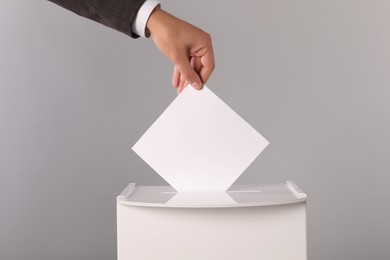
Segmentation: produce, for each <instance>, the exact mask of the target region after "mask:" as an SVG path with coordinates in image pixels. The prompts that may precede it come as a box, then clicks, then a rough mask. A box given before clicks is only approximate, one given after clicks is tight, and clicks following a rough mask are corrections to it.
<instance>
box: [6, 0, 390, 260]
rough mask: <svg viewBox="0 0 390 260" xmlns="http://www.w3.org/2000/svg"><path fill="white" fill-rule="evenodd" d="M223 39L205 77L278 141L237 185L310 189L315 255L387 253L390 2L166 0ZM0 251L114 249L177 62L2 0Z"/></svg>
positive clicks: (52, 9)
mask: <svg viewBox="0 0 390 260" xmlns="http://www.w3.org/2000/svg"><path fill="white" fill-rule="evenodd" d="M163 6H164V7H165V8H166V9H167V10H168V11H170V12H172V13H174V14H176V15H177V16H179V17H182V18H184V19H185V20H188V21H190V22H192V23H194V24H196V25H198V26H199V27H202V28H204V29H205V30H206V31H208V32H209V33H211V35H212V36H213V43H214V48H215V55H216V64H217V67H216V70H215V72H214V74H213V76H212V78H211V79H210V81H209V83H208V86H209V87H210V88H211V89H212V90H213V91H214V92H215V93H217V94H218V95H219V96H220V97H221V98H222V99H223V100H224V101H225V102H226V103H228V104H229V105H230V106H231V107H232V108H233V109H234V110H236V111H237V112H238V113H239V114H240V115H241V116H242V117H243V118H245V119H246V120H247V121H248V122H250V123H251V124H252V125H253V126H254V127H255V128H256V129H258V130H259V131H260V132H261V133H262V134H263V135H264V136H265V137H266V138H267V139H268V140H270V142H271V144H270V146H269V147H268V148H267V149H266V150H265V151H264V153H263V154H261V155H260V157H259V158H258V159H257V160H256V161H255V162H254V163H253V164H252V165H251V166H250V167H249V168H248V169H247V171H246V172H245V173H244V174H243V176H242V177H241V178H240V179H239V180H238V182H239V183H274V182H283V181H285V180H293V181H294V182H296V183H297V184H298V185H299V186H300V187H301V188H302V189H303V190H304V191H305V192H306V193H308V195H309V200H308V246H309V248H308V249H309V259H316V260H328V259H362V260H366V259H378V260H385V259H389V258H390V247H389V241H390V224H389V222H388V220H389V219H390V206H389V196H390V192H389V181H390V177H389V173H390V160H389V155H390V148H389V147H390V138H389V133H390V90H389V86H390V73H389V72H390V15H389V14H390V2H389V1H379V0H377V1H373V0H366V1H359V0H344V1H340V0H327V1H313V0H302V1H287V0H274V1H259V0H252V1H249V0H246V1H240V2H238V1H221V0H218V1H207V0H199V1H189V0H187V1H173V0H169V1H168V0H166V1H163ZM0 33H1V34H0V84H1V85H0V259H7V260H14V259H15V260H16V259H17V260H21V259H34V260H35V259H36V260H46V259H48V260H49V259H50V260H51V259H58V260H60V259H64V260H65V259H105V260H106V259H115V258H116V219H115V218H116V216H115V198H116V195H117V194H118V193H119V192H120V191H121V190H122V189H123V188H124V187H125V186H126V185H127V184H128V183H129V182H137V183H140V184H164V182H163V181H162V180H161V179H160V178H159V177H158V175H157V174H156V173H154V172H153V170H152V169H150V168H149V167H148V166H147V165H146V164H145V163H144V162H143V161H142V160H141V159H139V158H138V157H137V156H136V155H135V154H134V153H133V152H131V150H130V148H131V146H132V144H134V143H135V142H136V140H137V139H138V138H139V137H140V136H141V135H142V133H143V132H144V131H145V130H146V129H147V128H148V127H149V125H150V124H151V123H152V122H153V121H154V120H155V119H156V118H157V117H158V116H159V114H160V113H161V112H162V111H163V110H164V109H165V108H166V107H167V106H168V104H169V103H170V102H171V101H172V100H173V99H174V97H175V92H174V90H173V88H172V87H171V86H170V80H171V71H172V65H171V64H170V62H169V61H168V60H166V59H165V58H164V57H163V56H162V54H160V53H159V52H158V51H157V49H156V48H155V47H154V45H153V43H152V42H151V41H150V40H142V39H138V40H133V39H131V38H129V37H127V36H125V35H123V34H120V33H118V32H116V31H114V30H111V29H109V28H106V27H104V26H101V25H99V24H97V23H94V22H92V21H89V20H87V19H83V18H81V17H78V16H76V15H74V14H72V13H71V12H68V11H66V10H64V9H62V8H60V7H58V6H55V5H53V4H51V3H49V2H47V1H27V0H24V1H21V0H1V1H0Z"/></svg>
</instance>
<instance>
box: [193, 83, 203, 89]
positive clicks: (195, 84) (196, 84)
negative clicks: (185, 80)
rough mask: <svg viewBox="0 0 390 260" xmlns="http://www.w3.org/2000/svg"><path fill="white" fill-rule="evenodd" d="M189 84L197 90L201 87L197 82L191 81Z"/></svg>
mask: <svg viewBox="0 0 390 260" xmlns="http://www.w3.org/2000/svg"><path fill="white" fill-rule="evenodd" d="M191 86H193V87H194V88H195V89H197V90H201V89H202V86H201V85H199V83H198V82H194V83H191Z"/></svg>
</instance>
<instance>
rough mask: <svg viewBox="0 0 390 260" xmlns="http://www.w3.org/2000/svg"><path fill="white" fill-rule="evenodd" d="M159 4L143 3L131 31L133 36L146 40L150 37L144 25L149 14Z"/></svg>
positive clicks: (147, 0) (147, 1)
mask: <svg viewBox="0 0 390 260" xmlns="http://www.w3.org/2000/svg"><path fill="white" fill-rule="evenodd" d="M159 4H160V3H159V2H158V1H156V0H146V1H145V3H144V4H143V5H142V6H141V8H140V9H139V10H138V13H137V16H136V17H135V20H134V23H133V26H132V29H133V32H134V33H135V34H138V35H139V36H141V37H143V38H148V37H149V36H150V33H149V31H148V30H147V29H146V23H147V22H148V19H149V16H150V14H151V13H152V12H153V10H154V8H156V6H158V5H159Z"/></svg>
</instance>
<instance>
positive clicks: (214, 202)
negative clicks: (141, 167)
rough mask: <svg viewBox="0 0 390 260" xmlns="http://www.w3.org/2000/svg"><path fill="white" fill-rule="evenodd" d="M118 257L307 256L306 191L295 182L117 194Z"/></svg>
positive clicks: (216, 259) (273, 259) (244, 259)
mask: <svg viewBox="0 0 390 260" xmlns="http://www.w3.org/2000/svg"><path fill="white" fill-rule="evenodd" d="M117 242H118V260H133V259H134V260H230V259H231V260H255V259H256V260H260V259H264V260H305V259H307V249H306V247H307V246H306V244H307V243H306V194H305V193H303V192H302V191H301V190H300V189H299V188H298V187H297V186H296V185H295V184H294V183H293V182H291V181H287V182H285V183H280V184H270V185H233V186H231V187H230V188H229V189H228V190H227V191H226V192H176V191H175V190H174V189H173V188H172V187H170V186H138V185H136V184H135V183H130V184H129V185H128V186H127V187H126V188H125V189H124V190H123V192H122V193H121V194H120V195H119V196H118V197H117Z"/></svg>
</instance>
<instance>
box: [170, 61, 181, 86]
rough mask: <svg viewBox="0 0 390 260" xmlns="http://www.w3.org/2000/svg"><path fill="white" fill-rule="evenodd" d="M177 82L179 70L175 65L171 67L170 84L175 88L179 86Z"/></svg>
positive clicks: (178, 80)
mask: <svg viewBox="0 0 390 260" xmlns="http://www.w3.org/2000/svg"><path fill="white" fill-rule="evenodd" d="M179 82H180V72H179V70H178V68H177V67H176V66H175V68H174V69H173V76H172V86H173V87H175V88H177V87H179Z"/></svg>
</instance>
